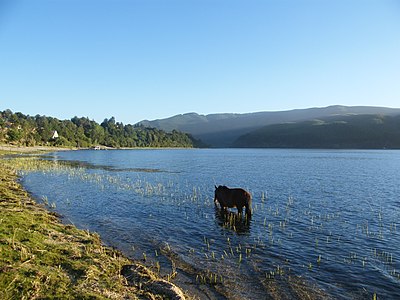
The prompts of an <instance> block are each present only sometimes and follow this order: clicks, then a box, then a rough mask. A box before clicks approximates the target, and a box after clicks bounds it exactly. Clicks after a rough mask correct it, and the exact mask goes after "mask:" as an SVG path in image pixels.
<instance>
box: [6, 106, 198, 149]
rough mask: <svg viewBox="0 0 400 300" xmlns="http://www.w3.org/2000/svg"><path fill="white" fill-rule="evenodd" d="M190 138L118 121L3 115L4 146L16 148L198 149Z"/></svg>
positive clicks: (176, 133)
mask: <svg viewBox="0 0 400 300" xmlns="http://www.w3.org/2000/svg"><path fill="white" fill-rule="evenodd" d="M196 142H197V141H196V140H195V139H193V138H192V137H191V136H190V135H188V134H185V133H182V132H178V131H176V130H173V131H172V132H169V133H167V132H165V131H163V130H160V129H155V128H145V127H143V126H137V125H130V124H128V125H124V124H122V123H120V122H116V121H115V118H114V117H112V118H110V119H105V120H104V121H103V122H102V123H101V124H98V123H96V122H95V121H91V120H89V119H88V118H78V117H74V118H72V119H71V120H59V119H56V118H52V117H46V116H40V115H36V116H34V117H32V116H29V115H24V114H22V113H20V112H17V113H13V112H12V111H11V110H5V111H2V112H1V111H0V143H7V144H15V145H26V146H36V145H52V146H66V147H71V146H72V147H91V146H97V145H104V146H108V147H113V148H118V147H194V146H197V145H196Z"/></svg>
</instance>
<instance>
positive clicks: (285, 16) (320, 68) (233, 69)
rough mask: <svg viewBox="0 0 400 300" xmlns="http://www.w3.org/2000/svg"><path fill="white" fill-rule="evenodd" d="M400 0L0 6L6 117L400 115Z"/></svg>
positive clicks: (97, 0)
mask: <svg viewBox="0 0 400 300" xmlns="http://www.w3.org/2000/svg"><path fill="white" fill-rule="evenodd" d="M399 82H400V1H397V0H394V1H385V0H376V1H369V0H359V1H355V0H354V1H352V0H335V1H333V0H332V1H328V0H314V1H311V0H309V1H305V0H304V1H303V0H292V1H290V0H263V1H261V0H260V1H256V0H254V1H253V0H243V1H239V0H126V1H124V0H108V1H106V0H52V1H50V0H35V1H32V0H25V1H19V0H0V110H4V109H7V108H9V109H11V110H12V111H14V112H16V111H21V112H23V113H25V114H29V115H36V114H41V115H47V116H53V117H57V118H60V119H69V118H72V117H73V116H75V115H76V116H84V117H89V118H90V119H94V120H96V121H98V122H101V121H102V120H103V119H104V118H109V117H111V116H115V118H116V119H117V121H122V122H124V123H136V122H138V121H140V120H143V119H156V118H164V117H169V116H172V115H175V114H180V113H187V112H197V113H201V114H209V113H218V112H235V113H244V112H255V111H277V110H288V109H295V108H307V107H323V106H328V105H333V104H342V105H374V106H388V107H400V83H399Z"/></svg>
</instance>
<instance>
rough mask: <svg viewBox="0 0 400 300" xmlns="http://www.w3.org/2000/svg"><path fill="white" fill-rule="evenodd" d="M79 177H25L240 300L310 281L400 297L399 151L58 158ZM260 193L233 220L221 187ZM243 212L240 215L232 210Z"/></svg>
mask: <svg viewBox="0 0 400 300" xmlns="http://www.w3.org/2000/svg"><path fill="white" fill-rule="evenodd" d="M48 159H51V160H55V161H64V160H67V161H73V162H76V163H77V167H76V168H74V169H71V170H59V171H57V170H55V171H54V172H35V173H29V174H26V175H25V176H24V178H23V183H24V185H25V186H26V188H27V189H28V190H29V191H31V192H32V193H33V195H34V196H35V197H36V198H37V199H47V200H48V202H49V203H50V204H53V203H54V205H55V207H56V208H55V210H56V211H58V212H59V213H61V214H62V215H63V216H64V218H65V220H66V222H72V223H73V224H75V225H77V226H78V227H81V228H87V229H89V230H92V231H96V232H98V233H99V234H100V235H101V237H102V238H103V240H104V241H105V242H106V243H107V244H109V245H112V246H115V247H117V248H119V249H121V250H122V251H123V252H124V253H125V254H127V255H129V256H131V257H133V258H142V257H143V253H144V254H145V255H146V257H148V258H150V259H152V260H153V261H161V263H162V257H161V255H160V251H159V249H160V248H164V249H165V248H168V249H170V250H171V251H172V252H173V253H175V255H177V257H179V260H181V261H182V262H184V263H185V264H188V265H191V266H194V267H195V268H196V272H197V273H198V274H203V275H204V274H208V275H204V276H203V277H201V276H200V275H199V276H197V278H196V280H197V281H198V282H199V283H201V281H202V280H203V281H204V280H207V279H205V277H207V276H209V277H210V278H213V279H209V280H210V281H211V280H214V281H215V282H217V284H221V285H225V286H230V287H234V288H231V293H232V294H231V296H232V298H247V299H264V298H265V289H264V288H263V286H264V285H265V284H266V282H268V280H271V278H275V279H276V278H278V279H279V278H284V277H285V276H286V277H287V276H288V275H298V276H302V278H303V279H304V280H306V281H307V282H308V283H309V285H310V286H315V287H317V288H319V289H322V290H324V291H325V293H326V294H327V295H331V296H332V297H334V298H341V299H366V298H367V299H368V298H369V299H371V298H372V297H373V295H374V293H376V294H377V295H378V297H379V298H380V299H395V298H397V297H398V296H399V295H400V250H399V249H400V224H399V220H400V218H399V217H400V197H399V195H400V176H399V170H400V151H336V150H269V149H260V150H255V149H253V150H252V149H246V150H239V149H202V150H115V151H89V150H88V151H71V152H57V153H53V154H52V155H51V157H50V158H48ZM220 184H221V185H222V184H223V185H227V186H229V187H243V188H245V189H248V190H249V191H250V192H251V194H252V195H253V208H254V214H253V217H252V219H251V220H250V221H249V222H244V221H243V220H236V221H235V220H233V217H235V215H234V214H232V215H230V216H224V215H221V214H220V213H219V211H218V210H216V209H215V207H214V203H213V196H214V185H220ZM232 211H234V210H232Z"/></svg>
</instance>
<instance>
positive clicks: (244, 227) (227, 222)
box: [215, 206, 251, 234]
mask: <svg viewBox="0 0 400 300" xmlns="http://www.w3.org/2000/svg"><path fill="white" fill-rule="evenodd" d="M215 220H216V221H217V223H218V225H220V226H221V227H223V228H227V229H230V230H233V231H234V232H236V233H237V234H245V233H249V232H250V225H251V215H245V216H244V217H243V216H242V215H239V214H237V213H234V212H230V211H226V210H221V209H219V208H218V207H217V206H216V207H215Z"/></svg>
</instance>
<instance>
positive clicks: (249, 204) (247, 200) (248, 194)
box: [245, 192, 252, 216]
mask: <svg viewBox="0 0 400 300" xmlns="http://www.w3.org/2000/svg"><path fill="white" fill-rule="evenodd" d="M245 207H246V214H247V215H249V216H251V214H252V210H251V195H250V193H248V192H246V204H245Z"/></svg>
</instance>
